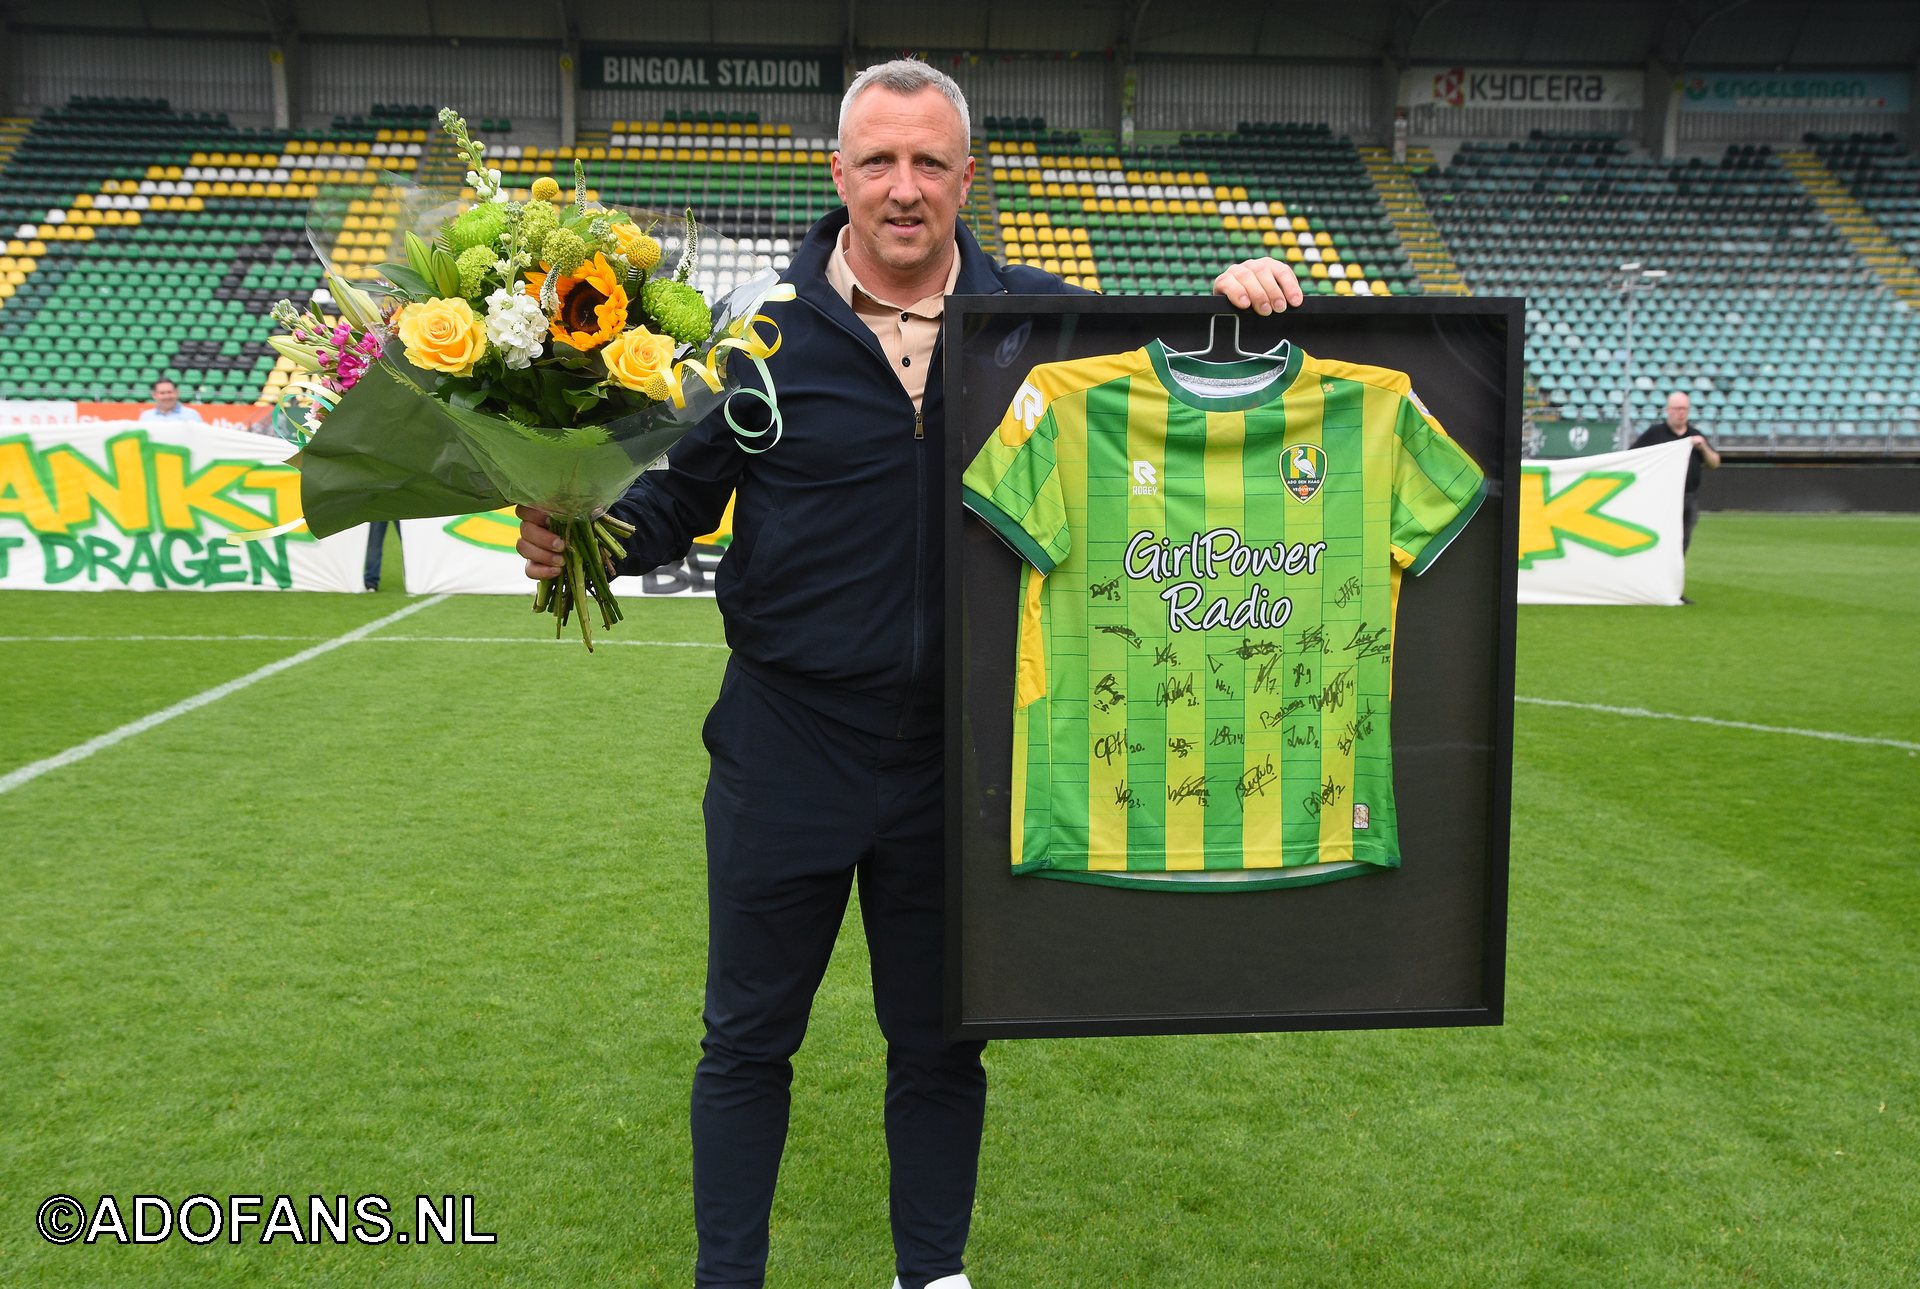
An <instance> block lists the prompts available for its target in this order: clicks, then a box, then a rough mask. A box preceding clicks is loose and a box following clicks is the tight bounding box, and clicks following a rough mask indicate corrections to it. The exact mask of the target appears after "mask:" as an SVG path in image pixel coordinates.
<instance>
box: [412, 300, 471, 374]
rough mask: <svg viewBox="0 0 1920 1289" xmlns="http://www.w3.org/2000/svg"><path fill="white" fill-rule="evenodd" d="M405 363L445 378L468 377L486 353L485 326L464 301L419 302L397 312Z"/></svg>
mask: <svg viewBox="0 0 1920 1289" xmlns="http://www.w3.org/2000/svg"><path fill="white" fill-rule="evenodd" d="M400 343H402V344H403V345H405V346H406V347H407V361H408V362H410V363H412V364H413V365H414V366H415V367H424V368H426V369H427V370H428V371H443V372H445V373H447V375H449V376H471V375H473V365H474V364H475V363H476V362H478V361H480V359H481V357H482V356H483V355H485V353H486V352H487V324H486V320H485V319H483V318H476V317H474V316H473V306H472V305H470V304H468V303H467V302H466V301H465V300H423V301H421V302H419V303H418V304H410V305H408V306H407V307H406V308H405V309H402V310H401V311H400Z"/></svg>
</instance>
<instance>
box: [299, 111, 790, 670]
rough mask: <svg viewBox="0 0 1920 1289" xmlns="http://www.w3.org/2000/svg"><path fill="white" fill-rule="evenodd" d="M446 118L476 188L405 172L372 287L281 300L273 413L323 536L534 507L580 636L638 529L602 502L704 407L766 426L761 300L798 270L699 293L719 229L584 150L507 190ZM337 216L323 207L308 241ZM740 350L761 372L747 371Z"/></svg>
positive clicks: (603, 613)
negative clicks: (547, 525) (608, 173)
mask: <svg viewBox="0 0 1920 1289" xmlns="http://www.w3.org/2000/svg"><path fill="white" fill-rule="evenodd" d="M441 122H442V124H443V125H444V126H445V127H446V129H447V132H448V133H449V134H450V135H451V136H452V137H453V139H454V141H455V143H456V145H457V146H458V147H459V148H460V150H461V151H462V153H463V154H464V156H465V158H466V159H467V160H468V161H469V163H470V165H471V169H470V170H469V172H468V174H467V183H468V188H469V189H470V190H471V192H472V194H473V196H472V198H471V199H467V198H464V197H463V196H462V194H461V193H460V192H458V191H454V190H446V189H441V190H434V189H429V188H419V187H414V186H411V185H409V186H407V188H406V191H405V194H404V201H403V203H402V205H403V211H404V217H403V219H402V224H403V226H404V227H405V229H406V231H405V234H404V238H403V241H402V243H401V244H400V245H399V246H398V247H396V251H397V252H398V253H397V254H396V257H395V259H396V262H394V263H391V264H385V265H382V266H381V268H380V273H381V275H382V276H383V277H384V278H385V279H386V282H387V286H386V287H385V288H383V289H381V290H379V291H378V292H377V294H369V293H368V292H366V291H362V290H361V289H359V288H358V287H355V286H354V285H352V284H351V283H350V282H348V281H347V280H346V278H345V276H344V275H342V274H340V273H338V272H336V271H330V272H329V273H328V276H327V282H328V290H329V293H330V295H331V297H332V301H333V304H334V305H335V307H336V308H337V309H338V311H339V316H338V318H330V317H327V316H324V315H323V314H321V312H320V311H319V310H318V309H317V308H309V310H308V311H306V312H304V313H302V312H300V311H298V310H295V309H294V308H293V306H292V305H291V304H289V303H286V302H282V304H280V305H278V306H276V307H275V310H274V314H275V317H276V318H277V319H278V320H279V321H280V322H281V323H282V325H283V326H284V327H285V329H286V330H287V333H288V334H287V335H285V336H282V337H277V338H276V339H275V341H274V344H275V346H276V347H277V348H278V349H279V350H280V352H281V353H283V354H285V355H287V356H288V357H289V358H291V359H292V360H293V361H294V362H295V364H296V365H297V366H299V367H301V368H303V369H304V370H305V371H306V372H307V373H308V376H307V378H306V379H305V380H303V381H301V382H299V383H298V384H297V385H296V386H294V387H293V389H292V391H291V392H290V393H289V395H288V397H287V399H286V400H285V401H283V403H282V405H281V409H280V415H279V416H278V417H277V418H276V424H277V425H278V426H279V427H280V428H281V431H282V432H283V433H285V434H287V435H288V437H291V438H293V439H295V441H296V442H298V443H300V445H301V450H300V452H299V454H298V455H297V456H296V457H295V458H294V464H295V465H296V467H297V468H298V470H299V472H300V495H301V503H302V507H303V510H304V514H305V522H306V524H307V526H308V527H309V528H310V529H311V530H312V531H313V532H314V533H315V535H317V536H322V537H324V536H327V535H329V534H331V533H335V532H339V531H341V530H343V529H346V528H349V527H352V526H353V525H355V524H360V523H366V522H369V521H372V520H382V519H385V520H393V519H425V518H434V517H439V516H444V515H460V514H468V513H471V512H475V511H481V510H491V509H497V508H499V507H501V506H505V505H527V506H534V507H538V508H539V509H541V510H545V511H547V512H548V513H549V514H550V515H551V516H552V519H551V521H550V522H551V523H552V526H553V528H554V530H555V531H556V532H558V533H560V534H561V535H562V536H563V537H565V538H566V539H567V546H568V552H567V566H566V571H565V573H563V575H562V576H561V577H560V578H559V579H555V580H554V581H552V582H546V583H542V585H541V587H540V589H539V591H537V592H536V595H535V608H536V610H544V611H551V612H553V613H554V614H555V616H556V618H557V619H558V621H557V622H556V624H555V627H556V633H557V632H558V630H559V629H560V628H561V627H563V626H564V625H565V623H566V621H567V619H568V618H569V617H570V616H573V615H575V614H578V615H580V627H581V632H582V635H583V637H584V638H585V639H586V641H587V645H588V647H589V648H591V647H592V631H591V628H590V627H589V625H588V622H587V617H586V612H587V608H588V605H589V603H592V604H594V605H595V606H596V607H597V608H598V609H599V616H600V617H601V620H602V625H603V626H605V627H611V626H612V625H613V624H614V623H615V622H617V621H618V620H619V618H620V608H619V605H618V602H617V601H616V600H615V599H614V597H613V595H612V593H611V590H610V589H609V588H608V586H607V582H608V574H607V567H606V563H607V560H608V559H609V558H614V557H618V556H619V555H622V554H624V548H623V547H622V545H621V539H622V538H623V537H625V536H628V535H630V532H631V530H630V529H627V528H626V526H625V525H623V524H621V523H620V522H619V521H617V520H614V519H612V518H610V517H606V516H604V515H603V514H602V513H601V512H602V511H603V510H604V508H605V507H606V506H607V505H609V504H610V503H612V502H613V501H614V500H616V499H617V498H618V497H619V496H620V495H621V494H622V493H623V492H625V491H626V489H627V488H628V486H630V485H631V484H632V483H633V481H634V480H635V479H636V478H638V477H639V476H640V474H641V472H642V471H644V470H645V469H646V468H647V467H648V466H649V465H651V464H653V463H654V462H655V461H657V460H658V459H659V458H660V457H661V456H662V455H664V454H665V453H666V451H667V450H668V449H669V448H671V447H672V446H673V445H674V443H676V442H678V441H679V439H680V438H681V436H682V435H684V434H685V433H687V431H688V430H690V429H691V428H692V427H693V426H694V425H695V424H696V423H697V422H699V421H700V420H701V419H702V418H704V417H705V416H707V415H708V414H709V413H711V412H713V411H714V410H715V408H721V409H722V415H723V416H724V417H725V419H726V421H727V423H728V424H729V425H731V426H732V427H733V428H734V430H735V432H736V434H737V435H738V436H739V440H740V446H741V447H742V448H743V449H744V450H746V451H750V452H753V451H764V450H766V449H767V448H769V447H771V446H773V444H774V443H776V442H777V441H778V438H779V433H780V415H779V409H778V405H777V402H776V401H775V398H774V390H773V386H772V381H771V379H770V377H769V376H768V373H767V370H766V366H765V363H764V361H763V360H764V359H765V358H766V357H768V356H769V355H771V353H772V352H773V351H774V350H775V349H777V348H778V346H779V333H778V329H777V327H775V325H774V324H773V323H772V322H771V320H769V319H768V318H767V317H766V316H765V315H764V314H762V313H760V309H761V307H762V306H763V305H764V304H766V303H767V302H768V301H770V300H778V299H786V298H790V297H791V295H792V288H791V287H789V286H784V285H782V284H780V283H779V281H778V278H777V275H776V274H775V272H774V271H773V270H772V269H768V270H766V271H764V272H763V273H761V274H760V275H758V276H757V277H754V278H752V279H751V280H750V281H748V282H746V283H744V284H742V285H740V286H738V287H736V288H735V289H733V290H732V291H731V292H729V293H727V294H725V295H722V296H719V297H718V298H716V299H711V300H710V299H708V298H706V297H705V296H703V295H702V293H701V292H700V291H699V290H698V289H697V288H696V287H695V286H694V285H693V282H692V280H691V279H692V277H693V273H694V270H695V267H696V265H697V263H698V258H699V255H700V253H701V249H702V247H703V245H706V244H710V243H715V242H717V243H719V244H720V245H725V242H724V240H723V239H717V238H711V237H709V235H707V234H706V233H705V232H704V231H703V230H702V229H700V228H699V227H698V226H697V225H696V224H695V223H694V222H693V220H692V218H691V215H686V216H670V215H667V214H664V213H659V212H652V211H643V210H626V209H616V208H612V207H608V206H604V205H602V204H600V203H599V202H596V201H591V200H589V199H588V197H587V194H586V181H585V175H584V172H583V171H582V169H581V167H580V165H579V163H577V162H576V163H575V173H574V182H573V184H572V186H571V188H570V189H562V188H561V186H560V185H559V183H558V182H557V181H556V180H555V179H553V178H551V177H543V178H540V179H537V180H535V181H534V183H533V185H532V189H531V191H527V192H523V193H510V192H508V191H507V190H506V189H503V188H502V187H500V178H499V172H498V171H497V170H492V169H490V168H489V167H487V165H486V149H485V145H484V144H482V143H481V142H480V141H478V140H475V139H472V138H470V137H469V136H468V134H467V130H466V123H465V122H464V121H462V120H461V119H460V118H459V117H458V116H457V115H455V114H454V113H453V112H452V111H450V110H448V111H443V112H442V113H441ZM339 222H340V219H339V215H338V212H334V211H328V210H326V209H324V208H320V207H316V209H315V212H314V215H313V217H312V219H311V220H310V232H311V233H312V234H313V240H314V242H315V246H316V249H321V248H323V247H324V246H325V245H328V244H331V241H332V237H333V230H332V228H331V227H330V226H331V225H337V224H338V223H339ZM322 257H323V259H324V258H325V253H324V250H322ZM750 368H751V369H757V371H758V375H759V382H758V383H759V388H754V387H753V386H750V385H749V386H744V387H743V386H742V378H743V375H744V374H745V373H746V372H747V371H748V370H749V369H750ZM744 400H752V401H753V403H754V404H756V405H755V406H745V405H743V401H744ZM736 409H737V410H738V412H739V413H740V414H739V415H736Z"/></svg>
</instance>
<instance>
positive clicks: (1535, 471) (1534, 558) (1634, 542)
mask: <svg viewBox="0 0 1920 1289" xmlns="http://www.w3.org/2000/svg"><path fill="white" fill-rule="evenodd" d="M1692 454H1693V448H1692V446H1691V441H1690V440H1683V441H1681V442H1678V443H1669V444H1665V445H1663V446H1661V447H1657V448H1639V449H1636V450H1633V451H1629V452H1607V453H1602V454H1600V455H1598V456H1588V457H1569V458H1567V459H1565V460H1560V461H1522V462H1521V463H1520V603H1522V604H1678V603H1680V593H1681V591H1682V590H1684V589H1685V588H1686V578H1687V569H1686V563H1685V560H1684V559H1683V557H1682V555H1681V542H1680V508H1681V503H1682V500H1683V499H1684V497H1685V494H1686V486H1687V460H1688V458H1689V457H1690V456H1691V455H1692Z"/></svg>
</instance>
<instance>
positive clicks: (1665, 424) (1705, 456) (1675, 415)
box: [1633, 390, 1720, 555]
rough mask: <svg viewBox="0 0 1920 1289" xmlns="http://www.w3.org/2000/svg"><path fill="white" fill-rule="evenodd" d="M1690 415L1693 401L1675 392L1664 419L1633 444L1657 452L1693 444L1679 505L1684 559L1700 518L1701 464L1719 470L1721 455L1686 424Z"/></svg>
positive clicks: (1668, 396) (1700, 434) (1650, 427)
mask: <svg viewBox="0 0 1920 1289" xmlns="http://www.w3.org/2000/svg"><path fill="white" fill-rule="evenodd" d="M1692 411H1693V400H1692V399H1691V398H1689V397H1688V396H1687V395H1686V394H1685V393H1684V392H1682V391H1680V390H1675V391H1674V392H1673V393H1671V394H1669V395H1667V414H1666V419H1665V420H1660V421H1655V422H1654V423H1653V424H1652V425H1649V426H1648V427H1647V428H1646V430H1645V431H1644V432H1643V433H1642V434H1641V435H1640V437H1639V438H1637V439H1635V440H1634V441H1633V446H1634V447H1636V448H1657V447H1659V446H1660V445H1661V444H1663V443H1678V442H1679V441H1680V440H1681V439H1692V440H1693V455H1692V456H1691V457H1689V458H1688V459H1687V492H1686V499H1685V500H1684V501H1682V502H1681V503H1680V553H1681V554H1683V555H1684V554H1686V551H1687V548H1688V547H1689V546H1691V545H1693V525H1694V521H1696V520H1697V519H1699V518H1700V463H1701V462H1703V461H1704V462H1705V463H1706V464H1707V467H1708V468H1709V469H1713V470H1718V469H1719V468H1720V454H1719V453H1718V452H1716V451H1714V450H1713V444H1711V443H1709V442H1707V436H1706V435H1704V434H1702V433H1701V432H1700V431H1699V430H1696V429H1694V428H1693V426H1691V425H1689V424H1687V417H1688V416H1689V415H1690V414H1691V413H1692Z"/></svg>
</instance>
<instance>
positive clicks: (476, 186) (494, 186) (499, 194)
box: [467, 166, 507, 201]
mask: <svg viewBox="0 0 1920 1289" xmlns="http://www.w3.org/2000/svg"><path fill="white" fill-rule="evenodd" d="M467 187H469V188H471V189H473V190H474V191H475V192H477V193H485V194H488V196H487V200H489V201H506V200H507V194H506V191H505V190H504V189H503V188H501V187H500V172H499V171H498V170H496V169H494V168H493V167H492V166H488V167H487V168H486V169H485V170H477V169H476V170H469V171H467Z"/></svg>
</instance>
